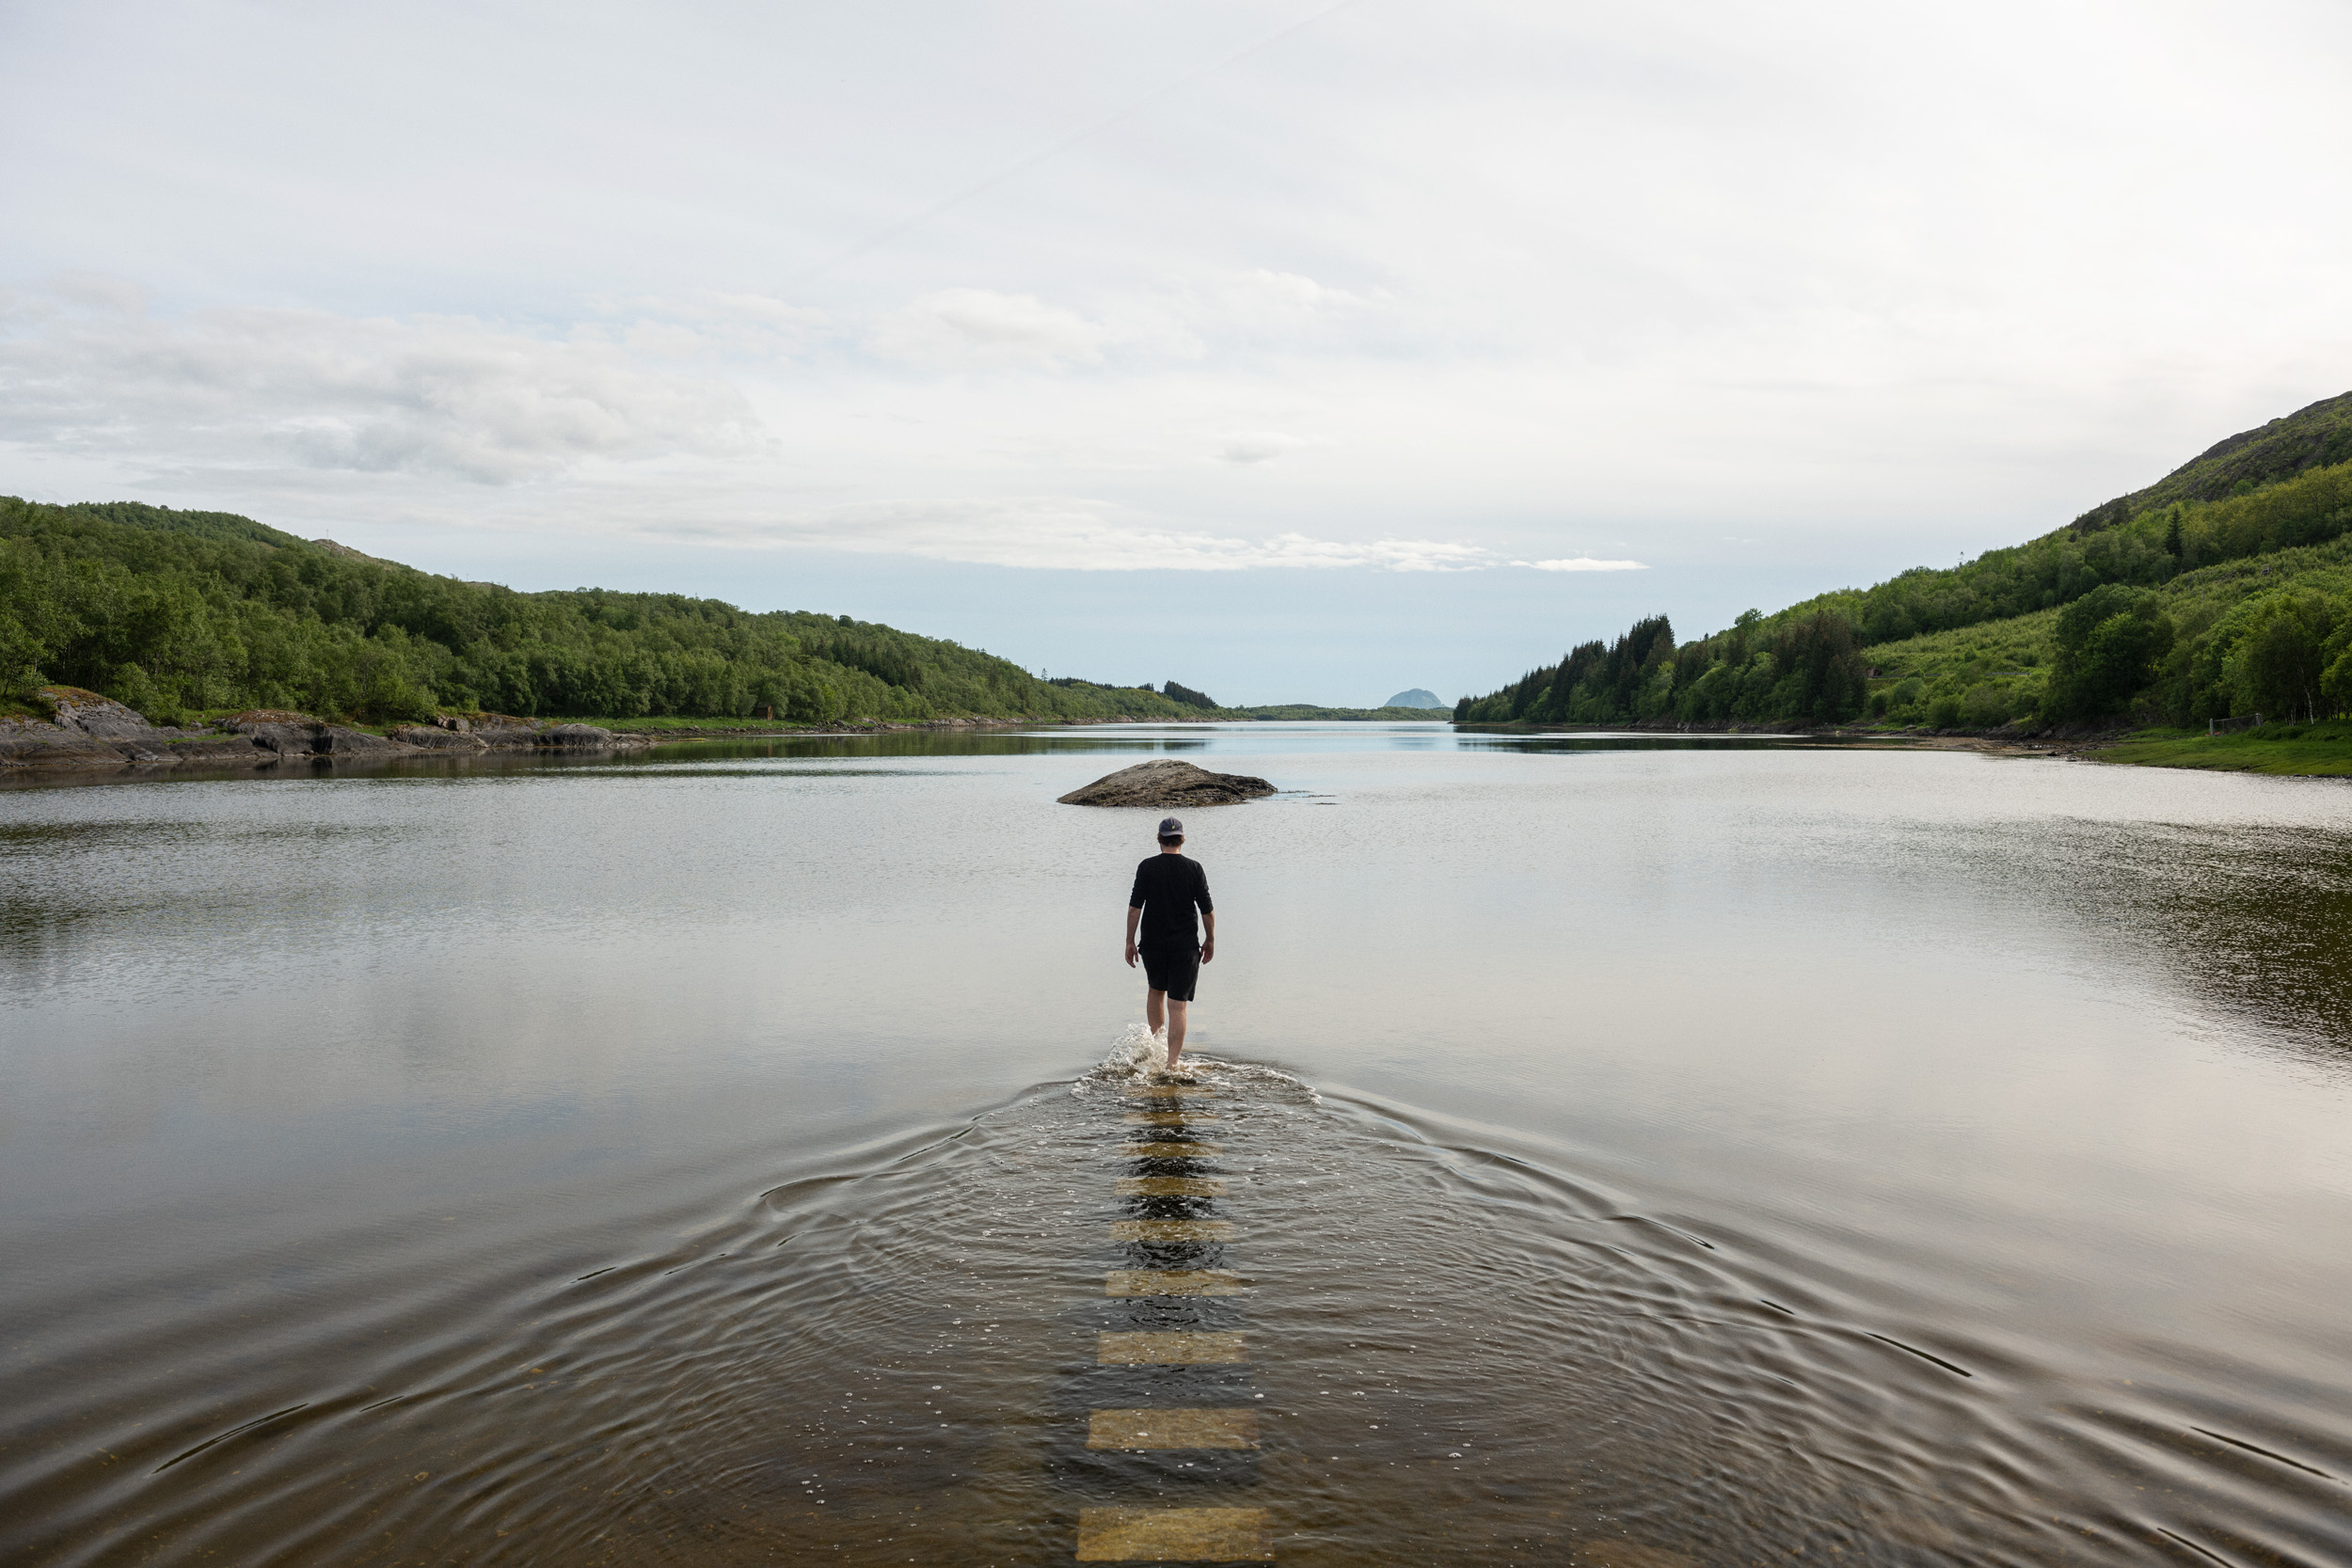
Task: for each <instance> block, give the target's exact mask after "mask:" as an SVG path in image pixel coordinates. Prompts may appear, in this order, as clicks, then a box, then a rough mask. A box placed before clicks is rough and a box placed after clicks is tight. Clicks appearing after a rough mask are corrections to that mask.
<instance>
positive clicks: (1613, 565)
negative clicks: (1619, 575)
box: [1511, 555, 1649, 572]
mask: <svg viewBox="0 0 2352 1568" xmlns="http://www.w3.org/2000/svg"><path fill="white" fill-rule="evenodd" d="M1511 564H1512V565H1514V566H1530V567H1533V568H1534V569H1535V570H1536V571H1538V572H1646V571H1648V570H1649V568H1648V567H1647V566H1645V565H1644V564H1643V563H1642V562H1638V561H1596V560H1594V559H1593V558H1592V557H1591V556H1589V555H1571V556H1564V557H1562V558H1560V559H1558V560H1554V561H1514V562H1511Z"/></svg>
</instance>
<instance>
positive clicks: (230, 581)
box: [0, 498, 1448, 768]
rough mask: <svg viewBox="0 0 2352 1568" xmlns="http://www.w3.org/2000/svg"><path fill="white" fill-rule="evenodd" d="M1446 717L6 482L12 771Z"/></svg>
mask: <svg viewBox="0 0 2352 1568" xmlns="http://www.w3.org/2000/svg"><path fill="white" fill-rule="evenodd" d="M101 703H103V704H106V705H108V706H103V707H102V706H99V705H96V704H101ZM1446 717H1448V715H1447V714H1446V713H1445V711H1444V710H1442V709H1438V710H1435V711H1423V710H1419V709H1357V708H1348V709H1332V708H1316V707H1311V706H1306V705H1292V706H1271V707H1262V708H1225V707H1221V706H1219V705H1217V704H1216V702H1215V701H1214V700H1213V699H1211V698H1209V697H1208V696H1206V695H1205V694H1204V693H1201V692H1200V691H1196V690H1193V689H1191V688H1189V687H1185V686H1184V685H1182V684H1181V683H1179V682H1176V681H1169V682H1168V683H1166V685H1165V687H1164V688H1161V689H1154V688H1153V687H1152V686H1150V685H1148V684H1147V685H1142V686H1115V685H1111V684H1107V683H1104V682H1100V681H1089V680H1084V679H1079V678H1077V677H1073V676H1058V677H1053V678H1047V677H1045V676H1042V675H1038V674H1033V673H1030V672H1029V671H1027V670H1025V669H1023V668H1021V667H1020V666H1019V665H1016V664H1014V663H1012V662H1011V661H1009V660H1008V659H1003V658H998V657H995V656H993V655H992V654H990V653H988V652H987V651H985V650H983V649H974V648H965V647H963V646H961V644H959V643H956V642H952V641H946V640H943V639H939V638H930V637H921V636H917V635H915V634H914V633H911V632H904V631H900V630H898V629H897V628H896V627H893V626H882V625H880V624H878V623H873V622H865V621H857V620H854V619H852V618H851V617H850V616H847V615H821V614H817V613H814V612H809V611H783V610H778V611H770V612H764V613H754V612H751V611H746V610H739V609H738V608H736V607H735V606H733V605H730V604H725V603H723V602H721V601H719V600H716V599H695V598H689V597H687V596H685V595H683V594H623V593H615V592H612V591H608V590H604V589H595V588H580V589H571V590H553V591H548V592H542V593H518V592H516V591H515V590H513V589H509V588H504V587H501V586H500V585H498V584H496V583H486V582H467V581H462V580H460V579H458V578H446V577H436V576H433V575H432V574H430V573H426V572H421V571H418V570H416V569H415V568H413V567H409V566H405V565H402V564H400V563H399V562H391V561H383V560H379V559H377V558H375V557H373V556H369V555H365V554H363V553H361V552H360V551H358V550H355V549H352V548H350V547H349V546H343V545H340V544H337V543H336V542H335V541H333V540H331V539H301V538H297V537H296V536H294V535H293V534H290V533H286V532H283V531H279V530H277V529H273V528H269V527H267V526H265V525H263V524H261V523H258V522H255V521H254V520H253V519H251V518H249V517H242V516H238V515H234V514H232V513H225V512H188V511H178V510H174V509H172V508H169V507H160V506H149V505H145V504H142V503H136V502H129V501H117V502H105V503H76V504H71V505H51V504H46V503H42V502H36V501H27V500H23V499H16V498H0V768H14V767H29V766H56V767H66V766H72V767H83V768H88V767H96V766H107V765H109V764H110V763H111V764H112V765H117V766H123V765H127V766H156V765H171V764H174V763H176V762H180V761H183V760H185V759H194V758H199V757H201V758H202V760H203V761H204V763H205V764H206V765H207V766H229V765H231V764H234V765H240V766H242V765H248V764H250V763H251V761H252V753H253V752H256V751H260V752H269V753H270V754H271V755H272V756H273V757H275V756H279V755H291V754H295V753H296V752H304V754H310V755H313V756H316V757H324V758H327V759H328V760H330V761H332V760H333V759H335V758H337V757H346V756H347V757H353V758H356V757H358V756H359V755H360V754H361V753H363V752H373V754H378V755H384V754H405V752H409V751H440V752H465V751H472V750H485V749H514V748H516V747H545V746H580V745H586V744H596V745H603V746H609V747H615V748H627V747H631V746H637V745H643V744H648V743H650V740H651V738H654V737H666V738H669V739H674V740H685V739H690V738H741V737H748V736H755V735H765V736H796V735H827V734H858V733H870V732H872V731H874V730H878V729H899V728H926V727H959V728H960V727H965V726H977V725H982V724H1101V723H1134V722H1168V721H1187V720H1206V721H1241V720H1279V719H1366V720H1381V719H1389V720H1395V719H1419V720H1439V719H1443V718H1446ZM590 731H593V732H594V733H593V734H587V733H584V732H590ZM559 732H561V736H560V737H559ZM257 735H259V736H262V739H261V740H259V741H257V740H256V739H255V738H254V737H255V736H257ZM306 737H307V738H306ZM550 737H556V738H550ZM281 742H282V747H281V745H280V743H281ZM306 747H307V748H308V750H307V752H306V751H305V748H306Z"/></svg>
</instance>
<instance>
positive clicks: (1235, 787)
mask: <svg viewBox="0 0 2352 1568" xmlns="http://www.w3.org/2000/svg"><path fill="white" fill-rule="evenodd" d="M1274 792H1275V790H1274V786H1273V785H1272V784H1268V783H1266V782H1265V781H1264V780H1263V779H1253V778H1251V777H1249V776H1248V774H1246V773H1212V772H1210V771H1209V770H1208V769H1207V768H1196V767H1194V766H1193V765H1192V764H1191V763H1188V762H1176V761H1172V760H1169V759H1167V758H1162V759H1160V760H1158V761H1155V762H1139V763H1136V765H1135V766H1134V767H1133V768H1120V770H1119V771H1118V772H1116V773H1106V774H1104V776H1103V777H1101V778H1099V779H1097V780H1095V781H1094V782H1093V783H1092V784H1088V785H1087V786H1086V787H1085V788H1083V789H1073V790H1072V791H1071V792H1070V793H1069V794H1067V795H1064V796H1062V797H1061V798H1060V800H1061V804H1063V805H1065V806H1149V807H1151V808H1152V809H1154V810H1165V809H1168V808H1173V807H1180V806H1232V805H1238V804H1240V803H1241V802H1242V801H1244V800H1255V799H1257V798H1258V797H1259V796H1261V795H1271V794H1273V793H1274Z"/></svg>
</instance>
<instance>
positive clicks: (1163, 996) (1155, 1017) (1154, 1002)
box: [1143, 990, 1168, 1035]
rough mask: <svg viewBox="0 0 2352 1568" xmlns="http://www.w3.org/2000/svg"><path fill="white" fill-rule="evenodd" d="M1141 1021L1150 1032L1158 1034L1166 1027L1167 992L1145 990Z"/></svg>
mask: <svg viewBox="0 0 2352 1568" xmlns="http://www.w3.org/2000/svg"><path fill="white" fill-rule="evenodd" d="M1143 1022H1144V1025H1145V1027H1147V1028H1149V1029H1150V1030H1151V1031H1152V1033H1153V1034H1155V1035H1156V1034H1159V1033H1161V1032H1162V1031H1164V1030H1165V1029H1167V1027H1168V992H1166V991H1164V990H1155V991H1147V992H1146V993H1145V994H1144V998H1143Z"/></svg>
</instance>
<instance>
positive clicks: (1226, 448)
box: [1216, 430, 1307, 465]
mask: <svg viewBox="0 0 2352 1568" xmlns="http://www.w3.org/2000/svg"><path fill="white" fill-rule="evenodd" d="M1306 444H1307V443H1306V442H1305V441H1304V440H1302V439H1301V438H1300V437H1298V436H1285V435H1283V434H1282V433H1281V432H1280V431H1279V430H1253V431H1247V432H1244V433H1242V434H1239V435H1234V436H1226V437H1225V439H1224V440H1223V442H1222V443H1220V444H1219V445H1218V447H1217V449H1216V455H1217V458H1218V460H1219V461H1221V462H1226V463H1240V464H1245V465H1247V464H1251V463H1271V462H1273V461H1274V460H1275V459H1276V458H1278V457H1279V456H1281V455H1282V454H1283V453H1284V452H1287V451H1297V450H1298V449H1299V448H1300V447H1303V446H1305V445H1306Z"/></svg>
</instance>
